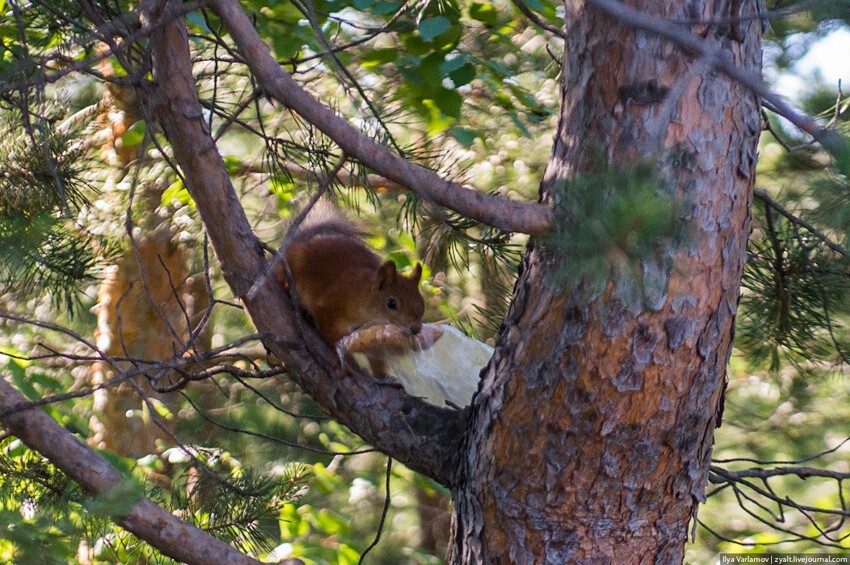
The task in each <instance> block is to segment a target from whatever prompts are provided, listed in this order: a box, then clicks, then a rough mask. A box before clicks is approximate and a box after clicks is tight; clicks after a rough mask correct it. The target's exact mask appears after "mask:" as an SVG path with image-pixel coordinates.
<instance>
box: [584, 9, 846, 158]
mask: <svg viewBox="0 0 850 565" xmlns="http://www.w3.org/2000/svg"><path fill="white" fill-rule="evenodd" d="M587 3H588V4H590V5H591V6H593V7H595V8H597V9H598V10H601V11H602V12H604V13H605V14H607V15H608V16H610V17H611V18H613V19H614V20H616V21H618V22H622V23H624V24H626V25H628V26H631V27H634V28H638V29H642V30H645V31H649V32H652V33H655V34H657V35H660V36H661V37H665V38H667V39H669V40H671V41H673V42H674V43H676V44H677V45H679V46H680V47H682V48H684V49H687V50H688V51H691V52H693V53H696V54H698V55H700V56H702V57H703V58H704V59H705V60H707V61H708V62H709V63H710V64H711V66H712V67H714V68H715V69H717V70H719V71H720V72H722V73H724V74H725V75H727V76H728V77H729V78H731V79H733V80H735V81H737V82H739V83H741V84H742V85H744V86H746V87H747V88H749V89H750V90H751V91H752V92H753V93H754V94H756V95H757V96H759V97H760V98H761V99H762V100H763V101H765V102H767V103H769V104H770V105H771V106H772V107H773V109H774V111H775V112H776V113H777V114H779V115H780V116H783V117H785V118H786V119H787V120H788V121H790V122H791V123H792V124H794V125H795V126H797V127H798V128H800V129H801V130H803V131H804V132H806V133H808V134H809V135H811V136H812V137H813V138H815V139H816V140H817V141H818V142H819V143H820V144H821V145H822V146H823V147H824V149H826V150H827V151H829V152H830V153H833V154H836V153H839V152H840V151H841V150H842V149H843V148H844V140H843V139H842V138H841V136H840V135H838V133H836V132H835V130H832V129H827V128H822V127H821V126H820V125H819V124H818V123H817V121H815V120H813V119H812V118H810V117H809V116H806V115H805V114H800V113H798V112H797V111H795V110H794V109H793V108H791V106H790V105H789V104H788V103H787V102H785V100H783V99H782V97H781V96H779V95H778V94H776V93H775V92H773V91H772V90H770V89H769V88H768V87H767V85H765V84H764V82H762V80H761V79H760V78H759V77H757V76H755V75H754V74H752V73H748V72H747V71H745V70H744V69H742V68H740V67H738V66H737V65H736V64H735V63H734V62H733V61H731V60H730V59H729V57H728V56H727V55H726V54H725V53H724V52H722V51H720V50H719V49H715V48H714V47H712V46H711V45H710V44H709V43H708V42H707V41H705V40H703V39H701V38H700V37H698V36H697V35H695V34H693V33H691V32H690V31H688V30H687V29H685V28H684V27H682V26H678V25H675V24H673V23H672V22H670V21H668V20H665V19H662V18H657V17H654V16H650V15H647V14H644V13H643V12H640V11H638V10H635V9H634V8H630V7H629V6H626V5H625V4H623V3H621V2H616V1H615V0H587Z"/></svg>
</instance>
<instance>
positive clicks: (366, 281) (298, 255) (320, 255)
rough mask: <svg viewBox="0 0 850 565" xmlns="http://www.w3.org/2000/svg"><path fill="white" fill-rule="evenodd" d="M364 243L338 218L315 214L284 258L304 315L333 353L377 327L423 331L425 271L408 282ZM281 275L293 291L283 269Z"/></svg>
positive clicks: (279, 270)
mask: <svg viewBox="0 0 850 565" xmlns="http://www.w3.org/2000/svg"><path fill="white" fill-rule="evenodd" d="M323 208H324V207H323ZM316 216H318V217H316ZM363 237H364V233H363V232H362V231H361V230H359V229H358V228H357V227H356V226H355V225H354V224H352V223H351V222H350V221H348V220H347V219H345V218H343V217H342V216H341V215H340V214H339V213H338V212H336V213H330V214H328V212H327V211H323V210H322V209H320V210H319V211H318V212H316V213H314V212H312V211H311V213H310V214H309V215H308V216H307V218H306V221H305V222H304V223H303V224H302V225H301V226H299V227H298V228H297V230H296V232H295V233H294V234H292V235H291V243H290V244H289V247H287V249H286V251H285V252H284V259H285V260H286V263H287V265H289V270H290V271H291V272H292V279H293V280H294V282H295V289H296V291H297V292H298V299H299V301H300V306H301V309H302V310H303V311H304V312H305V313H307V314H308V315H309V316H310V318H311V319H312V320H313V322H314V324H315V326H316V328H317V329H318V330H319V333H320V334H321V335H322V337H323V338H324V340H325V342H327V344H328V345H330V346H331V347H333V346H334V345H335V344H336V342H337V341H339V340H340V339H341V338H342V337H344V336H346V335H348V334H350V333H352V332H354V331H355V330H357V329H358V328H361V327H367V326H371V325H375V324H382V323H383V324H386V323H390V324H396V325H398V326H402V327H405V328H407V329H409V330H410V331H411V332H412V333H413V334H418V333H419V331H420V330H421V329H422V315H423V314H424V312H425V301H424V300H423V299H422V295H421V294H420V293H419V279H420V278H421V277H422V265H420V264H417V265H416V268H415V269H414V270H413V273H412V274H411V275H410V276H404V275H402V274H401V273H399V272H398V270H397V269H396V265H395V263H393V262H392V261H384V262H381V259H380V258H379V257H378V256H377V255H375V254H374V253H373V252H372V251H370V250H369V248H368V247H366V245H365V244H364V243H363ZM276 275H277V278H278V280H279V281H280V282H281V283H282V284H283V285H284V287H285V288H288V286H289V285H288V284H287V283H286V276H285V274H284V273H283V269H282V267H281V266H279V267H278V268H277V269H276Z"/></svg>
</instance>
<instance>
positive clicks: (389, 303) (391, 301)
mask: <svg viewBox="0 0 850 565" xmlns="http://www.w3.org/2000/svg"><path fill="white" fill-rule="evenodd" d="M387 308H389V309H390V310H395V309H397V308H398V302H396V299H395V298H392V297H390V298H387Z"/></svg>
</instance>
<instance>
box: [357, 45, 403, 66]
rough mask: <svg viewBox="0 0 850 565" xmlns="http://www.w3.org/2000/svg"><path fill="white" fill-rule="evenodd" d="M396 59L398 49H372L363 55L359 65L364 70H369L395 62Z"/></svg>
mask: <svg viewBox="0 0 850 565" xmlns="http://www.w3.org/2000/svg"><path fill="white" fill-rule="evenodd" d="M397 58H398V49H396V48H395V47H388V48H385V49H372V50H371V51H367V52H366V53H365V54H364V55H363V58H362V59H361V63H362V64H363V67H364V68H367V69H370V68H372V67H377V66H378V65H383V64H386V63H389V62H390V61H395V60H396V59H397Z"/></svg>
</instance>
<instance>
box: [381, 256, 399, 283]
mask: <svg viewBox="0 0 850 565" xmlns="http://www.w3.org/2000/svg"><path fill="white" fill-rule="evenodd" d="M397 276H398V271H397V270H396V267H395V263H393V262H392V261H384V263H383V264H382V265H381V267H380V268H379V269H378V290H384V288H385V287H387V286H392V285H394V284H396V277H397Z"/></svg>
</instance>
